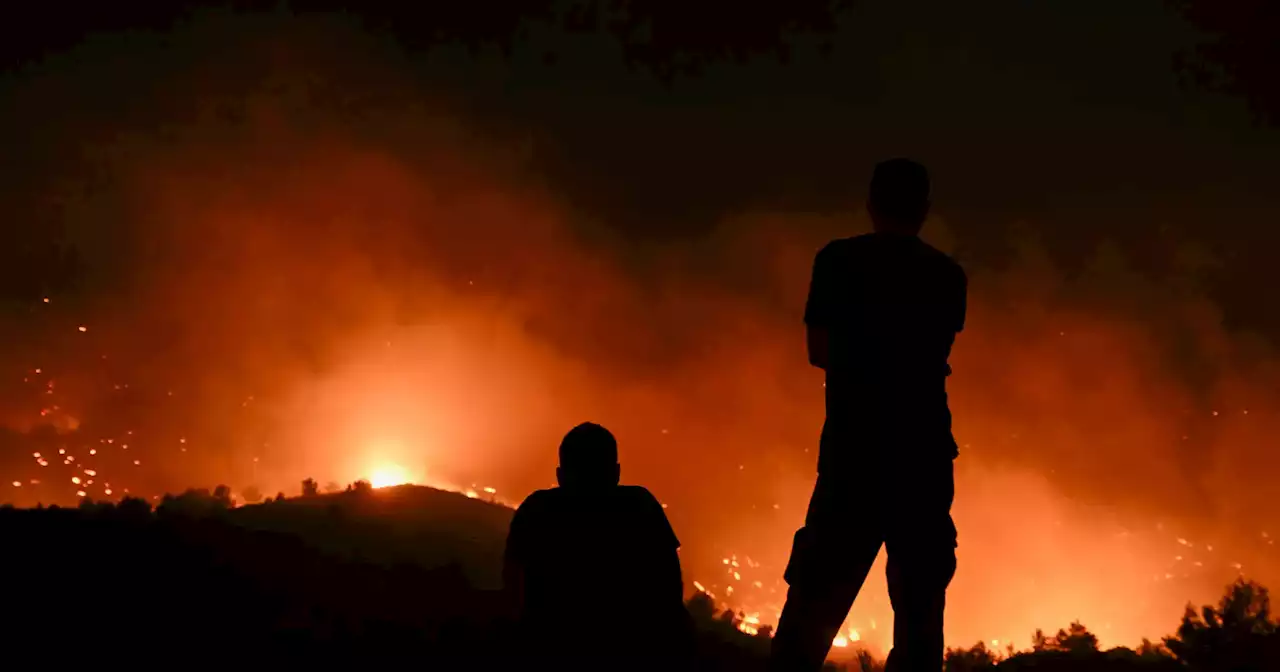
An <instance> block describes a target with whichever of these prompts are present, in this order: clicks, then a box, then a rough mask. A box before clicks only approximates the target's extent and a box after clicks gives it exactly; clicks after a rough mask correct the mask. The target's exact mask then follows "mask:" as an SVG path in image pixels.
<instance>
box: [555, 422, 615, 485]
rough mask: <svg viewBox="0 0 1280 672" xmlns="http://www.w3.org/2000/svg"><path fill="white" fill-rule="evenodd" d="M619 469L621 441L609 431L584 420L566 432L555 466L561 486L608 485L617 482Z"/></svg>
mask: <svg viewBox="0 0 1280 672" xmlns="http://www.w3.org/2000/svg"><path fill="white" fill-rule="evenodd" d="M620 472H621V467H619V466H618V442H617V440H615V439H614V438H613V434H612V433H611V432H610V431H609V430H607V429H605V428H604V427H601V426H600V425H597V424H595V423H594V422H584V423H582V424H581V425H578V426H577V427H574V428H573V429H571V430H569V433H568V434H565V435H564V439H563V440H562V441H561V442H560V466H559V467H557V468H556V479H557V480H558V481H559V482H560V487H563V488H608V487H612V486H615V485H617V484H618V481H619V479H620Z"/></svg>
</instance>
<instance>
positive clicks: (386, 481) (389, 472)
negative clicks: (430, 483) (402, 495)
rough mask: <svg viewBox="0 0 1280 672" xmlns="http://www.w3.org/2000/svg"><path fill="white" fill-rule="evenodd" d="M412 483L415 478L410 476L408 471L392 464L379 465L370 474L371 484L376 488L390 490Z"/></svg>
mask: <svg viewBox="0 0 1280 672" xmlns="http://www.w3.org/2000/svg"><path fill="white" fill-rule="evenodd" d="M412 482H413V477H412V476H410V475H409V471H408V470H406V469H405V468H404V467H401V466H400V465H398V464H392V463H390V462H385V463H382V464H379V465H378V466H376V467H374V468H373V471H371V472H370V473H369V484H370V485H372V486H373V487H375V488H388V487H391V486H393V485H404V484H406V483H412Z"/></svg>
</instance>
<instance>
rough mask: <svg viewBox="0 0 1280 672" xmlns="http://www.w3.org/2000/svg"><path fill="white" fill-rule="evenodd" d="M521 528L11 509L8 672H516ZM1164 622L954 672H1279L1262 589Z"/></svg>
mask: <svg viewBox="0 0 1280 672" xmlns="http://www.w3.org/2000/svg"><path fill="white" fill-rule="evenodd" d="M510 514H511V511H510V509H507V508H505V507H502V506H498V505H495V504H490V503H486V502H483V501H478V500H473V499H469V498H467V497H464V496H462V495H458V494H454V493H448V492H442V491H439V490H433V489H430V488H423V487H416V486H402V487H399V488H391V489H386V490H378V491H371V490H369V489H368V488H367V487H363V486H362V485H357V487H354V488H352V489H351V490H350V491H348V492H345V493H337V494H331V495H316V496H309V497H299V498H294V499H285V500H279V501H270V502H267V503H264V504H258V505H253V506H243V507H237V508H231V507H230V506H229V500H228V498H227V497H226V495H225V493H223V492H216V493H214V494H210V493H207V492H203V491H199V492H197V491H192V492H188V493H187V494H184V495H182V496H179V497H176V498H166V501H165V502H163V503H162V504H161V505H160V506H159V507H157V508H156V509H155V510H152V509H151V507H150V506H149V505H148V504H147V503H146V502H143V501H140V500H125V501H124V502H122V503H121V504H119V505H111V504H93V503H88V502H86V503H83V504H82V506H81V507H80V508H78V509H57V508H45V509H34V510H17V509H5V510H3V511H0V544H2V545H3V551H0V577H3V595H4V607H3V609H0V644H2V645H0V651H2V652H3V653H0V655H3V656H4V658H5V659H7V661H8V663H5V664H3V665H4V669H63V668H64V667H66V668H69V667H73V666H74V667H86V666H93V667H101V666H108V667H112V668H115V667H122V666H124V667H131V668H134V669H139V668H154V667H159V666H164V667H166V668H170V667H177V666H181V667H186V668H197V669H207V668H221V669H232V668H235V669H241V670H255V669H266V668H278V667H285V668H288V669H303V668H308V667H309V668H321V669H332V668H338V667H352V666H359V667H371V666H375V665H388V664H395V665H397V666H403V665H412V666H415V667H417V668H419V669H432V670H454V669H457V670H488V669H519V666H518V655H519V652H518V651H515V650H513V649H514V647H513V646H512V642H514V641H515V637H514V636H513V629H512V624H511V622H510V619H509V617H508V614H507V613H506V612H505V609H504V606H503V602H502V600H501V599H500V596H499V594H498V592H497V577H498V575H499V569H500V567H499V563H500V558H501V550H502V543H503V539H504V537H505V533H506V526H507V522H508V520H509V518H510ZM689 608H690V611H691V613H692V614H693V616H694V618H695V621H696V622H697V623H698V625H699V630H700V633H699V644H698V657H699V660H698V665H699V667H700V668H701V669H707V670H744V671H745V670H759V669H762V666H763V662H764V655H765V652H766V651H767V649H768V640H767V632H766V633H762V635H760V636H755V637H751V636H748V635H745V634H742V633H741V632H739V631H738V630H737V628H736V623H735V615H734V614H733V613H732V612H717V610H716V608H715V606H714V605H713V604H712V603H711V602H710V600H708V599H706V598H705V596H695V597H694V598H693V599H692V600H691V601H690V603H689ZM599 609H600V618H604V619H614V620H616V621H617V624H618V632H619V642H620V647H621V649H620V653H619V656H625V655H626V654H625V651H626V650H627V647H643V646H644V645H645V632H644V626H643V624H637V623H633V622H629V621H628V620H627V617H626V609H625V606H623V605H611V604H609V603H608V598H607V596H602V597H601V604H600V607H599ZM1170 625H1171V626H1175V627H1177V630H1176V632H1174V633H1173V634H1172V635H1171V637H1170V638H1168V639H1166V640H1165V641H1164V642H1160V643H1151V644H1148V645H1146V646H1144V647H1141V648H1140V650H1139V651H1132V650H1129V649H1114V650H1111V651H1106V652H1103V651H1099V650H1098V648H1097V641H1096V639H1094V638H1093V636H1092V635H1091V634H1089V633H1088V631H1087V630H1086V629H1085V628H1083V627H1082V626H1079V625H1074V626H1072V627H1070V628H1068V629H1065V630H1063V631H1061V632H1059V633H1057V634H1056V635H1053V634H1049V635H1039V636H1038V637H1037V638H1036V640H1035V647H1034V649H1033V650H1031V651H1026V652H1021V653H1013V654H1011V653H1009V652H998V653H997V652H990V651H987V650H986V649H984V648H982V647H981V646H978V647H975V648H973V649H967V650H958V651H953V652H951V654H950V655H949V658H948V661H947V669H948V670H952V671H962V670H980V669H993V668H998V669H1000V670H1054V671H1056V670H1062V671H1063V672H1066V671H1075V670H1115V671H1117V672H1119V671H1126V670H1169V671H1170V672H1172V671H1174V670H1214V671H1217V670H1224V671H1232V672H1235V671H1239V672H1245V671H1257V672H1276V671H1277V670H1280V634H1278V632H1277V625H1276V622H1275V620H1274V619H1273V618H1272V616H1271V614H1270V610H1269V601H1268V598H1267V594H1266V591H1265V589H1262V588H1261V587H1258V586H1256V585H1253V584H1249V583H1245V582H1241V583H1239V584H1236V585H1235V586H1232V587H1230V588H1229V589H1228V591H1227V594H1226V595H1225V596H1224V598H1223V601H1222V603H1221V604H1220V605H1215V606H1212V607H1205V608H1203V609H1200V610H1196V611H1189V612H1188V614H1187V616H1186V617H1185V618H1184V619H1183V622H1182V623H1181V625H1180V626H1179V625H1178V624H1170ZM610 662H611V661H601V665H600V669H602V670H607V669H609V667H610ZM613 662H616V661H613ZM9 664H13V665H14V666H15V667H9ZM862 665H863V666H864V667H866V668H871V669H875V668H878V666H879V665H878V662H877V661H875V660H872V659H870V658H869V657H866V658H865V659H864V660H863V661H862ZM853 667H854V669H856V668H857V667H858V664H857V663H855V664H854V665H853Z"/></svg>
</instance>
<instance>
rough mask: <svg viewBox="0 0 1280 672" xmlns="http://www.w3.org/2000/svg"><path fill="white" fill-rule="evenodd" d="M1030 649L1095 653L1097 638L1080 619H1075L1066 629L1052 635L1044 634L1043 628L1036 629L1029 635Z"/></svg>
mask: <svg viewBox="0 0 1280 672" xmlns="http://www.w3.org/2000/svg"><path fill="white" fill-rule="evenodd" d="M1031 650H1032V651H1061V652H1064V653H1096V652H1097V651H1098V638H1097V636H1095V635H1094V634H1093V633H1092V632H1089V629H1088V628H1086V627H1084V625H1083V624H1082V623H1080V621H1076V622H1074V623H1072V624H1071V625H1070V626H1068V627H1067V629H1066V630H1059V631H1058V634H1056V635H1054V636H1053V637H1049V636H1046V635H1045V634H1044V631H1043V630H1039V629H1037V630H1036V632H1035V634H1034V635H1032V637H1031Z"/></svg>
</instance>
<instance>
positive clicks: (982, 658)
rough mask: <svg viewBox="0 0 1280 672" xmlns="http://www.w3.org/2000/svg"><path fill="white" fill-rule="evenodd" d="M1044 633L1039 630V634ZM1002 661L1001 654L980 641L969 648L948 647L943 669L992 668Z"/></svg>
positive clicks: (962, 671) (956, 671)
mask: <svg viewBox="0 0 1280 672" xmlns="http://www.w3.org/2000/svg"><path fill="white" fill-rule="evenodd" d="M1043 634H1044V633H1042V632H1040V631H1037V635H1038V636H1041V637H1042V636H1043ZM998 662H1000V656H998V655H996V653H995V652H994V651H991V650H990V649H988V648H987V644H986V642H978V643H977V644H974V645H973V647H972V648H969V649H947V653H946V656H945V657H944V658H943V666H942V669H943V670H945V672H973V671H975V670H990V669H993V668H994V667H995V666H996V663H998Z"/></svg>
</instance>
